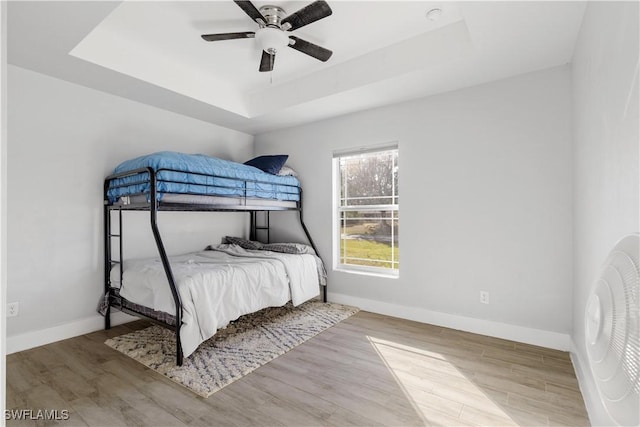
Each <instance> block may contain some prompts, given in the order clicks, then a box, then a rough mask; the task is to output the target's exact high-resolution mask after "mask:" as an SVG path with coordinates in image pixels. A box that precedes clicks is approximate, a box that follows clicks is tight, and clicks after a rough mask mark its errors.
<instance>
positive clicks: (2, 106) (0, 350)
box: [0, 2, 7, 414]
mask: <svg viewBox="0 0 640 427" xmlns="http://www.w3.org/2000/svg"><path fill="white" fill-rule="evenodd" d="M6 95H7V2H0V413H2V414H4V410H5V408H6V399H5V393H6V379H7V376H6V368H7V364H6V349H7V340H6V336H7V322H6V320H5V303H6V296H7V246H6V240H7V239H6V236H7V215H6V212H7V190H6V188H7V179H6V178H7V108H6V106H7V103H6V101H7V96H6Z"/></svg>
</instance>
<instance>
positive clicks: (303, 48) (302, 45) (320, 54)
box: [289, 36, 333, 62]
mask: <svg viewBox="0 0 640 427" xmlns="http://www.w3.org/2000/svg"><path fill="white" fill-rule="evenodd" d="M289 40H290V41H293V43H289V47H290V48H293V49H295V50H297V51H300V52H302V53H306V54H307V55H309V56H313V57H314V58H316V59H318V60H320V61H322V62H326V61H327V60H328V59H329V58H331V55H333V52H332V51H330V50H329V49H325V48H323V47H320V46H318V45H317V44H313V43H311V42H308V41H306V40H303V39H300V38H298V37H296V36H289Z"/></svg>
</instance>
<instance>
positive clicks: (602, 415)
mask: <svg viewBox="0 0 640 427" xmlns="http://www.w3.org/2000/svg"><path fill="white" fill-rule="evenodd" d="M571 346H572V348H571V352H570V354H571V362H572V363H573V367H574V370H575V371H576V377H577V378H578V385H579V386H580V393H582V398H583V399H584V405H585V407H586V408H587V415H589V422H590V423H591V425H592V426H611V425H615V424H616V423H615V422H614V421H613V420H612V419H611V416H610V415H609V413H608V412H607V410H606V408H605V407H604V405H603V404H602V400H601V399H600V394H599V393H598V388H597V386H596V383H595V382H594V380H593V376H592V375H591V369H590V368H589V364H588V362H587V361H585V360H584V358H583V357H582V356H581V352H580V351H577V347H576V344H575V341H573V340H572V342H571Z"/></svg>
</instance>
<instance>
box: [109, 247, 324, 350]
mask: <svg viewBox="0 0 640 427" xmlns="http://www.w3.org/2000/svg"><path fill="white" fill-rule="evenodd" d="M170 262H171V268H172V270H173V275H174V278H175V280H176V286H177V288H178V292H179V294H180V299H181V301H182V310H183V311H182V313H183V315H182V328H181V332H180V338H181V340H182V350H183V353H184V356H185V357H186V356H189V355H190V354H191V353H193V352H194V351H195V349H196V348H197V347H198V346H199V345H200V344H201V343H202V342H204V341H206V340H207V339H209V338H211V337H212V336H213V335H214V334H215V333H216V331H217V330H218V329H219V328H223V327H225V326H226V325H227V324H228V323H229V322H230V321H232V320H235V319H237V318H238V317H240V316H242V315H244V314H248V313H253V312H255V311H258V310H261V309H263V308H266V307H275V306H282V305H284V304H286V303H287V301H289V300H291V301H292V302H293V304H294V305H298V304H301V303H303V302H304V301H307V300H308V299H311V298H313V297H316V296H317V295H318V294H319V293H320V291H319V280H318V273H317V269H316V263H315V259H314V257H313V256H312V255H291V254H281V253H276V252H267V251H247V250H244V249H242V248H240V247H239V246H235V245H221V247H220V249H218V250H208V251H202V252H195V253H190V254H185V255H179V256H175V257H171V258H170ZM111 276H112V283H113V284H114V286H115V285H117V282H118V281H119V277H118V276H119V271H117V270H116V269H114V270H112V274H111ZM120 295H122V296H123V297H124V298H126V299H128V300H129V301H131V302H134V303H136V304H140V305H144V306H146V307H150V308H153V309H154V310H158V311H164V312H166V313H172V314H173V313H175V312H176V310H175V304H174V301H173V297H172V295H171V290H170V288H169V285H168V283H167V277H166V275H165V272H164V269H163V268H162V263H161V262H160V259H146V260H132V261H125V263H124V274H123V280H122V286H121V287H120Z"/></svg>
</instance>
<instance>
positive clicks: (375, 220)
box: [340, 210, 399, 269]
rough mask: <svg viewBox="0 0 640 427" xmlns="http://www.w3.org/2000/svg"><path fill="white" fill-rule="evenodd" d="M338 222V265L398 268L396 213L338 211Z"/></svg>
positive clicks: (386, 211)
mask: <svg viewBox="0 0 640 427" xmlns="http://www.w3.org/2000/svg"><path fill="white" fill-rule="evenodd" d="M340 224H341V225H340V263H341V264H351V265H364V266H372V267H384V268H391V269H397V268H398V267H399V263H398V252H399V247H398V219H397V213H396V212H394V211H392V210H380V211H369V210H367V211H342V212H341V213H340Z"/></svg>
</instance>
